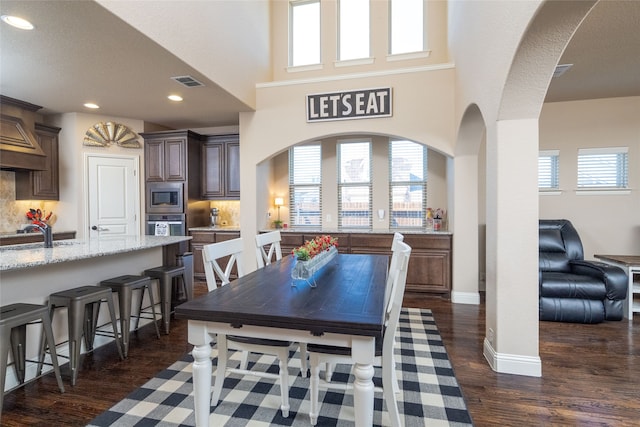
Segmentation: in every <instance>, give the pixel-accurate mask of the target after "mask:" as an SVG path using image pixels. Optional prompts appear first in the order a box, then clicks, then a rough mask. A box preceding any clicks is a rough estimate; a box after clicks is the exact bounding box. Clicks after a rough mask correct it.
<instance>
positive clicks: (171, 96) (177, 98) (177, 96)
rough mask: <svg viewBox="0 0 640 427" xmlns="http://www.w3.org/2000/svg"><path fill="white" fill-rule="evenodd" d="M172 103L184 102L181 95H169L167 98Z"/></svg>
mask: <svg viewBox="0 0 640 427" xmlns="http://www.w3.org/2000/svg"><path fill="white" fill-rule="evenodd" d="M167 98H169V99H170V100H172V101H176V102H180V101H182V97H181V96H180V95H169V96H167Z"/></svg>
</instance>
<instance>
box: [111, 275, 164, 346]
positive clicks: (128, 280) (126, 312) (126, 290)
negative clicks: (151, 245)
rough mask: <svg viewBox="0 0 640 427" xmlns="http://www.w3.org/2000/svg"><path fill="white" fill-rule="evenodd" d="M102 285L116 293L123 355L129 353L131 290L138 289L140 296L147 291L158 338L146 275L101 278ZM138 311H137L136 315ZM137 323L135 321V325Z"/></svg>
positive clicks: (156, 323)
mask: <svg viewBox="0 0 640 427" xmlns="http://www.w3.org/2000/svg"><path fill="white" fill-rule="evenodd" d="M100 284H101V285H102V286H108V287H110V288H111V289H112V290H113V291H114V292H117V293H118V302H119V305H120V333H121V334H122V351H123V352H124V357H127V356H128V354H129V335H130V328H131V303H132V301H133V291H134V290H137V289H140V291H141V293H140V298H141V299H142V298H143V297H144V291H145V289H147V290H148V291H149V301H150V302H151V311H152V313H153V325H154V326H155V328H156V335H157V336H158V338H160V330H159V329H158V322H157V321H156V320H155V319H156V309H155V301H154V300H153V292H152V290H151V279H150V278H149V277H147V276H132V275H125V276H119V277H114V278H113V279H108V280H103V281H102V282H100ZM139 316H140V313H138V317H139ZM137 325H138V323H137V322H136V326H137Z"/></svg>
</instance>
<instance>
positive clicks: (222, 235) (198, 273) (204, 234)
mask: <svg viewBox="0 0 640 427" xmlns="http://www.w3.org/2000/svg"><path fill="white" fill-rule="evenodd" d="M189 234H190V235H191V237H192V239H191V252H193V277H194V278H195V279H196V280H206V276H205V273H204V261H203V259H202V247H203V246H204V245H208V244H210V243H218V242H224V241H226V240H231V239H237V238H238V237H240V232H239V231H216V230H211V231H190V232H189ZM232 276H233V274H232Z"/></svg>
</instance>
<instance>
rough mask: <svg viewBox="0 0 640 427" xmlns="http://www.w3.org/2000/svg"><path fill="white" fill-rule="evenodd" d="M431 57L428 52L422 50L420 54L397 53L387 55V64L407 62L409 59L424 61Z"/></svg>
mask: <svg viewBox="0 0 640 427" xmlns="http://www.w3.org/2000/svg"><path fill="white" fill-rule="evenodd" d="M429 56H431V51H430V50H423V51H421V52H409V53H397V54H395V55H393V54H389V55H387V62H393V61H407V60H409V59H424V58H428V57H429Z"/></svg>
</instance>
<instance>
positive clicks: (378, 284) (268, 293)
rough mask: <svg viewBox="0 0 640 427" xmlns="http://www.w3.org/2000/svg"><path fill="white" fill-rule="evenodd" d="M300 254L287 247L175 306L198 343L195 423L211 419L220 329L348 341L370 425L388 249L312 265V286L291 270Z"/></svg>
mask: <svg viewBox="0 0 640 427" xmlns="http://www.w3.org/2000/svg"><path fill="white" fill-rule="evenodd" d="M296 262H298V261H297V260H296V259H295V258H294V257H293V256H291V255H287V256H285V257H283V258H282V259H281V260H278V261H275V262H273V263H271V264H269V265H267V266H265V267H263V268H260V269H258V270H255V271H253V272H251V273H248V274H246V275H244V276H242V277H240V278H237V279H235V280H233V281H232V282H231V283H229V284H227V285H224V286H221V287H217V288H216V289H214V290H213V291H211V292H209V293H207V294H205V295H202V296H200V297H198V298H195V299H193V300H191V301H188V302H185V303H183V304H181V305H179V306H177V307H176V308H175V315H176V317H177V318H183V319H188V342H189V343H190V344H192V345H193V350H192V356H193V359H194V360H193V366H192V375H193V388H194V410H195V419H196V426H208V425H209V415H210V414H209V409H210V401H211V381H212V378H211V377H212V359H211V342H212V341H214V340H215V337H216V335H217V334H225V335H235V336H245V337H255V338H266V339H276V340H287V341H291V342H298V343H309V344H310V343H313V344H324V345H333V346H341V347H349V348H351V353H352V356H353V360H354V370H353V372H354V384H353V395H354V413H355V425H356V426H359V427H365V426H367V427H370V426H371V425H372V423H373V401H374V399H373V395H374V385H373V381H372V379H373V375H374V368H373V361H374V356H375V342H376V340H378V339H382V334H383V328H384V319H385V307H384V298H385V285H386V279H387V273H388V271H387V270H388V265H389V256H388V255H383V254H343V253H340V254H338V255H337V256H336V257H335V258H334V259H333V260H332V261H331V262H329V263H328V264H327V265H325V266H324V267H323V268H322V269H320V270H319V271H318V272H316V273H315V275H314V277H313V280H315V285H316V286H315V287H311V286H310V282H309V281H307V280H293V279H292V278H291V270H292V269H293V267H294V265H295V263H296ZM216 375H225V373H224V372H216ZM223 402H224V395H223V398H222V402H221V403H219V404H223Z"/></svg>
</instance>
